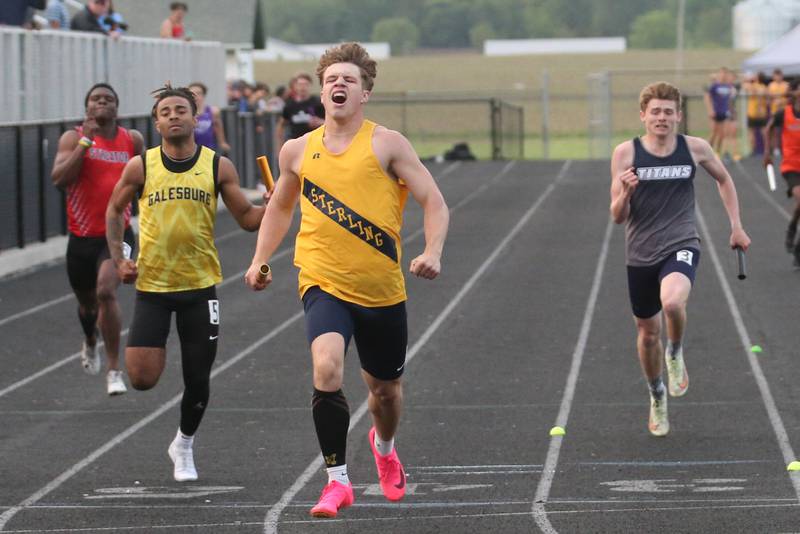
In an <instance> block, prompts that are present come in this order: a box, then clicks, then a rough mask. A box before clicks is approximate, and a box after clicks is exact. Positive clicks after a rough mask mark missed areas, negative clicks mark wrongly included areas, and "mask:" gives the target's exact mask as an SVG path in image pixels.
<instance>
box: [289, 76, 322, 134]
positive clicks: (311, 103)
mask: <svg viewBox="0 0 800 534" xmlns="http://www.w3.org/2000/svg"><path fill="white" fill-rule="evenodd" d="M311 83H312V78H311V75H310V74H307V73H305V72H301V73H300V74H298V75H297V76H295V77H294V79H293V80H292V85H291V92H292V98H291V99H289V100H288V101H287V102H286V106H285V107H284V108H283V112H282V113H281V119H280V120H279V121H278V128H277V131H278V139H279V140H281V144H283V140H284V139H286V138H287V137H286V126H287V125H288V127H289V134H288V138H289V139H297V138H298V137H301V136H303V135H305V134H306V133H308V132H310V131H311V130H314V129H316V128H318V127H319V126H321V125H322V124H323V123H324V122H325V108H324V107H322V102H321V101H320V99H319V97H318V96H317V95H312V94H311Z"/></svg>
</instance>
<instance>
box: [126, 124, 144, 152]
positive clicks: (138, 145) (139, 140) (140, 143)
mask: <svg viewBox="0 0 800 534" xmlns="http://www.w3.org/2000/svg"><path fill="white" fill-rule="evenodd" d="M128 133H129V134H131V141H133V153H134V154H138V155H140V156H141V155H142V154H144V137H142V134H140V133H139V132H138V130H128Z"/></svg>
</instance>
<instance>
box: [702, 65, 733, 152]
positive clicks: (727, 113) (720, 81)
mask: <svg viewBox="0 0 800 534" xmlns="http://www.w3.org/2000/svg"><path fill="white" fill-rule="evenodd" d="M728 72H729V71H728V69H727V68H725V67H722V68H721V69H719V72H718V73H717V76H716V77H715V78H714V81H713V82H712V83H711V86H710V87H709V88H708V91H707V92H706V94H705V103H706V110H707V111H708V116H709V117H710V118H711V121H712V128H711V137H710V138H709V140H708V142H709V144H710V145H711V148H713V149H714V151H715V152H716V153H717V154H718V155H720V156H721V155H722V150H723V149H724V148H725V147H724V144H725V138H726V133H727V129H726V126H727V123H728V121H729V119H730V118H731V117H732V116H733V96H734V93H735V91H736V88H735V87H734V86H733V84H731V83H730V76H729V75H728Z"/></svg>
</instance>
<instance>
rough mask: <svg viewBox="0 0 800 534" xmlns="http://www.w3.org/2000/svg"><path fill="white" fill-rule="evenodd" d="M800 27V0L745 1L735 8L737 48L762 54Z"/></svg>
mask: <svg viewBox="0 0 800 534" xmlns="http://www.w3.org/2000/svg"><path fill="white" fill-rule="evenodd" d="M798 23H800V0H744V1H743V2H739V3H738V4H736V5H735V6H734V8H733V47H734V48H735V49H737V50H758V49H761V48H764V47H765V46H767V45H769V44H771V43H774V42H775V41H777V40H778V39H779V38H780V37H781V36H782V35H784V34H785V33H786V32H788V31H789V30H791V29H792V28H794V27H795V26H796V25H797V24H798Z"/></svg>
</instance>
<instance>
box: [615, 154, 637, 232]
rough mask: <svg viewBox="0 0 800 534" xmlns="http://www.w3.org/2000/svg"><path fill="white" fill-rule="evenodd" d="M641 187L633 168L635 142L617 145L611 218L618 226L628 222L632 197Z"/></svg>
mask: <svg viewBox="0 0 800 534" xmlns="http://www.w3.org/2000/svg"><path fill="white" fill-rule="evenodd" d="M637 185H639V176H638V175H637V174H636V169H634V168H633V142H632V141H625V142H624V143H621V144H619V145H617V148H615V149H614V153H613V154H612V155H611V206H610V208H609V209H610V211H611V218H612V219H613V220H614V222H615V223H617V224H622V223H624V222H625V221H627V220H628V216H629V215H630V212H631V196H632V195H633V192H634V191H636V186H637Z"/></svg>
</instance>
